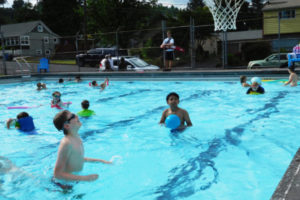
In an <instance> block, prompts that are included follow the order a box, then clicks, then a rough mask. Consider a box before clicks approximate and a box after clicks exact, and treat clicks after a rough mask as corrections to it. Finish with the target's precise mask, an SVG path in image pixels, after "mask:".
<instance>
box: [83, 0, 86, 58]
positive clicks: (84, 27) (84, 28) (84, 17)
mask: <svg viewBox="0 0 300 200" xmlns="http://www.w3.org/2000/svg"><path fill="white" fill-rule="evenodd" d="M83 12H84V13H83V15H84V16H83V34H84V53H86V52H87V35H86V0H84V2H83Z"/></svg>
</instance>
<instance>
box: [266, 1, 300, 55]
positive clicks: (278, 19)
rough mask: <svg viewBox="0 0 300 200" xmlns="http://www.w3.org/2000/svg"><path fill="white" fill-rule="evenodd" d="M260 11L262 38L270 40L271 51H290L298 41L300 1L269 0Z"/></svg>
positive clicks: (299, 33) (299, 38)
mask: <svg viewBox="0 0 300 200" xmlns="http://www.w3.org/2000/svg"><path fill="white" fill-rule="evenodd" d="M262 11H263V16H264V19H263V31H264V32H263V36H264V38H266V39H272V46H273V50H276V49H286V50H288V51H290V50H292V47H293V46H295V45H296V44H298V43H299V40H300V26H299V24H300V1H299V0H269V1H268V2H267V3H266V4H265V5H264V7H263V9H262ZM279 36H280V37H279Z"/></svg>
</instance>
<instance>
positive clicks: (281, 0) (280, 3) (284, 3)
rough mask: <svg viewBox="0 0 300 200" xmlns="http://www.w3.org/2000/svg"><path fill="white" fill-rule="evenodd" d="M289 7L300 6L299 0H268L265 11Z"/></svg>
mask: <svg viewBox="0 0 300 200" xmlns="http://www.w3.org/2000/svg"><path fill="white" fill-rule="evenodd" d="M288 8H300V1H299V0H268V1H267V3H265V5H264V7H263V9H262V10H263V11H272V10H282V9H288Z"/></svg>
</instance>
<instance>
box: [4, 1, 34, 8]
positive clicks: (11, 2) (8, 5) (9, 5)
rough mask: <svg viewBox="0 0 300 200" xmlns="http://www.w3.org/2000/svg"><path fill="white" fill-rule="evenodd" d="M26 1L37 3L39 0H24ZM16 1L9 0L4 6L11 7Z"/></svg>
mask: <svg viewBox="0 0 300 200" xmlns="http://www.w3.org/2000/svg"><path fill="white" fill-rule="evenodd" d="M23 1H24V2H30V3H32V5H34V4H36V2H37V1H38V0H23ZM13 3H14V0H7V3H6V4H4V7H11V6H12V5H13Z"/></svg>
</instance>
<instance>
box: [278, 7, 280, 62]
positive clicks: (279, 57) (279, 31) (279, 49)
mask: <svg viewBox="0 0 300 200" xmlns="http://www.w3.org/2000/svg"><path fill="white" fill-rule="evenodd" d="M278 57H279V58H278V64H279V67H280V12H278Z"/></svg>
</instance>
